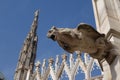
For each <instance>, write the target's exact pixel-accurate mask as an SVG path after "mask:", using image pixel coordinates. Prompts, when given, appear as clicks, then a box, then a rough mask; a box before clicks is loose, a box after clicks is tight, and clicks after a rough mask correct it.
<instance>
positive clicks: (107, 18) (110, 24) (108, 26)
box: [92, 0, 120, 80]
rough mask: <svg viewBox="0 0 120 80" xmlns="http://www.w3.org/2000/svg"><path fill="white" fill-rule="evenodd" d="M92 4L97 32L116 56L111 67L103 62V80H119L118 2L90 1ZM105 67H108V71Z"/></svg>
mask: <svg viewBox="0 0 120 80" xmlns="http://www.w3.org/2000/svg"><path fill="white" fill-rule="evenodd" d="M92 3H93V10H94V15H95V21H96V27H97V30H98V32H100V33H104V34H105V35H106V39H107V40H109V41H111V42H112V44H113V45H114V49H112V50H111V52H112V53H113V54H116V55H117V57H116V58H115V60H114V61H113V62H112V64H111V65H108V64H107V63H106V62H103V70H104V80H119V79H120V76H119V74H120V0H92ZM107 67H109V69H108V68H107ZM108 72H109V75H108ZM110 75H111V76H110ZM110 77H111V79H110Z"/></svg>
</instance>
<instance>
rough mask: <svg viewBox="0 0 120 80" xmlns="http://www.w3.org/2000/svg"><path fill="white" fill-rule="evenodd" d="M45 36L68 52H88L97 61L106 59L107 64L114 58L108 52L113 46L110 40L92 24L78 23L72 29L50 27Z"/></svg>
mask: <svg viewBox="0 0 120 80" xmlns="http://www.w3.org/2000/svg"><path fill="white" fill-rule="evenodd" d="M47 37H48V38H51V39H52V40H54V41H57V42H58V44H59V45H60V46H61V47H62V48H63V49H64V50H66V51H67V52H69V53H73V52H75V51H81V52H85V53H89V55H90V56H91V57H93V58H96V59H98V61H99V62H100V61H102V60H103V59H106V60H107V61H108V63H109V64H111V63H112V61H113V60H114V58H115V55H114V54H113V53H111V52H110V51H111V49H112V48H113V46H112V44H111V42H109V41H107V39H106V38H105V35H104V34H100V33H99V32H97V31H96V30H95V29H94V28H93V27H92V26H90V25H88V24H85V23H81V24H79V25H78V27H77V28H74V29H72V28H56V27H52V28H51V29H50V30H49V31H48V33H47ZM113 55H114V56H113Z"/></svg>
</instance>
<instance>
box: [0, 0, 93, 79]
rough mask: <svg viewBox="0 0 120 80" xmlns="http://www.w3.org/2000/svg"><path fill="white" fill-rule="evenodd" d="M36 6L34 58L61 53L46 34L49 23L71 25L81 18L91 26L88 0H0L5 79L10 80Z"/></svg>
mask: <svg viewBox="0 0 120 80" xmlns="http://www.w3.org/2000/svg"><path fill="white" fill-rule="evenodd" d="M36 10H40V14H39V22H38V29H37V34H38V38H39V40H38V48H37V57H36V61H37V60H39V61H42V60H43V59H44V58H46V59H48V58H50V57H53V58H55V57H56V55H62V54H63V53H65V51H64V50H63V49H62V48H61V47H59V46H58V44H57V43H56V42H53V41H52V40H50V39H48V38H47V37H46V34H47V31H48V30H49V29H50V28H51V27H52V26H53V25H54V26H56V27H68V28H75V27H76V26H77V25H78V24H79V23H81V22H84V23H88V24H90V25H92V26H93V27H94V28H95V20H94V14H93V8H92V0H0V72H2V73H3V74H4V75H5V77H6V78H7V80H13V76H14V72H15V69H16V65H17V62H18V57H19V52H20V50H21V48H22V46H23V42H24V40H25V38H26V36H27V34H28V32H29V31H30V27H31V24H32V21H33V18H34V12H35V11H36ZM78 80H79V79H78ZM81 80H82V79H81Z"/></svg>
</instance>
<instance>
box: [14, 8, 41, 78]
mask: <svg viewBox="0 0 120 80" xmlns="http://www.w3.org/2000/svg"><path fill="white" fill-rule="evenodd" d="M38 15H39V11H38V10H37V11H36V12H35V16H34V20H33V23H32V25H31V30H30V32H29V33H28V35H27V37H26V39H25V41H24V45H23V48H22V50H21V52H20V56H19V60H18V64H17V68H16V72H15V76H14V80H26V76H27V73H28V71H30V74H32V72H33V68H34V61H35V58H36V50H37V42H38V37H37V34H36V30H37V26H38Z"/></svg>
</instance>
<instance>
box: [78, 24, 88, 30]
mask: <svg viewBox="0 0 120 80" xmlns="http://www.w3.org/2000/svg"><path fill="white" fill-rule="evenodd" d="M85 25H86V24H85V23H80V24H78V25H77V30H80V29H81V28H82V27H83V26H85Z"/></svg>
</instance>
